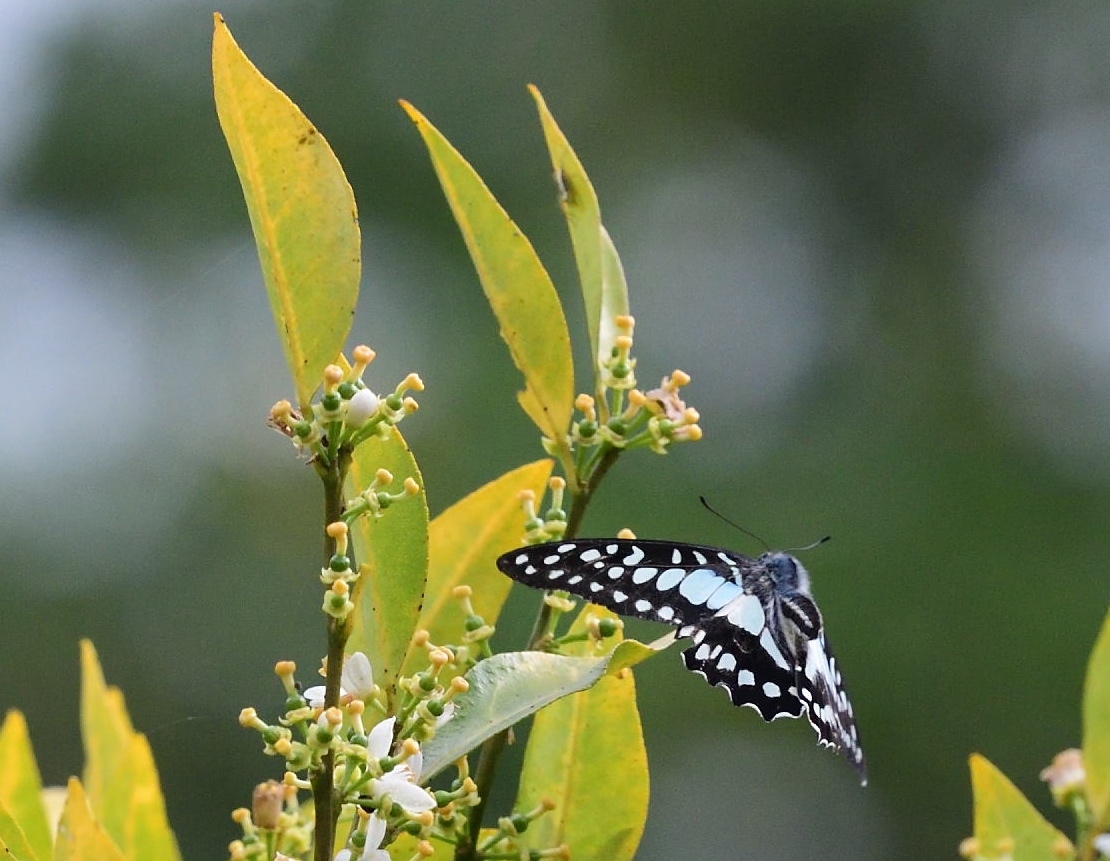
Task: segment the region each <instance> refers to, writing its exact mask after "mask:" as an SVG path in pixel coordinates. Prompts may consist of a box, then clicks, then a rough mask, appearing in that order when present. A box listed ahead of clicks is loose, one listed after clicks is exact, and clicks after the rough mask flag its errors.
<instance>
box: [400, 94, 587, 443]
mask: <svg viewBox="0 0 1110 861" xmlns="http://www.w3.org/2000/svg"><path fill="white" fill-rule="evenodd" d="M401 107H403V108H404V109H405V111H406V112H407V113H408V115H409V118H410V119H411V120H412V121H413V122H414V123H415V124H416V128H417V130H418V131H419V132H420V135H421V137H423V138H424V143H425V144H426V145H427V147H428V153H429V154H430V155H431V158H432V164H433V165H434V166H435V170H436V175H437V176H438V177H439V182H440V185H441V186H442V187H443V193H444V194H445V195H446V197H447V202H448V204H450V206H451V211H452V212H453V213H454V215H455V221H456V222H458V225H459V229H460V230H461V231H462V235H463V240H464V241H465V242H466V247H467V250H468V251H469V252H470V258H471V260H472V261H473V262H474V268H475V269H476V270H477V272H478V279H479V280H480V281H481V282H482V289H483V290H484V291H485V293H486V298H487V299H488V300H489V303H490V307H491V308H492V309H493V312H494V314H495V315H496V316H497V322H498V323H499V324H500V327H501V337H502V339H503V340H504V341H505V343H506V344H507V345H508V347H509V353H510V354H511V355H512V357H513V362H514V363H515V364H516V366H517V368H518V369H519V370H520V372H521V373H522V374H523V375H524V382H525V389H524V391H523V392H521V393H520V394H519V396H518V398H519V400H520V404H521V406H522V407H523V408H524V411H525V412H526V413H527V414H528V417H529V418H530V419H532V421H533V422H534V423H535V425H536V427H538V428H539V429H540V432H541V433H543V435H544V436H546V437H547V438H548V439H551V440H554V441H555V442H556V444H557V445H559V446H560V447H561V448H565V445H566V443H565V439H564V437H565V434H566V432H567V428H568V426H569V424H570V417H571V412H572V407H573V401H574V369H573V366H572V364H571V356H570V335H569V334H568V332H567V322H566V318H565V317H564V316H563V308H562V305H560V304H559V297H558V295H557V294H556V292H555V285H554V284H552V283H551V277H550V276H549V275H548V274H547V270H546V269H544V267H543V264H542V263H540V259H539V257H537V256H536V251H535V249H534V248H533V247H532V243H531V242H529V241H528V238H527V237H526V236H525V235H524V234H523V233H522V232H521V230H520V228H519V227H517V226H516V224H514V223H513V221H512V219H511V218H509V215H508V213H507V212H505V210H504V209H502V207H501V204H499V203H498V202H497V200H496V198H494V196H493V194H492V193H491V192H490V190H489V189H488V188H487V187H486V185H485V183H483V182H482V179H481V177H479V176H478V174H477V173H476V172H475V170H474V168H472V167H471V166H470V165H469V164H468V163H467V161H466V159H464V158H463V157H462V156H461V155H460V154H459V151H458V150H456V149H455V148H454V147H453V146H451V144H450V143H449V142H448V140H447V138H445V137H444V136H443V135H442V134H440V132H439V130H438V129H436V128H435V126H433V125H432V124H431V123H430V122H428V120H427V119H426V118H425V117H424V115H423V114H421V113H420V112H419V111H418V110H416V108H414V107H413V106H412V105H410V104H408V103H407V102H401Z"/></svg>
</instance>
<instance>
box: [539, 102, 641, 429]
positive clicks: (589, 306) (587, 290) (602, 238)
mask: <svg viewBox="0 0 1110 861" xmlns="http://www.w3.org/2000/svg"><path fill="white" fill-rule="evenodd" d="M528 91H529V92H530V93H531V94H532V98H534V99H535V100H536V107H537V109H538V110H539V113H540V123H541V124H542V125H543V136H544V140H545V141H546V142H547V149H548V152H549V153H550V154H551V166H552V168H554V170H555V176H556V180H557V187H558V190H559V206H560V207H561V208H562V210H563V215H564V216H565V217H566V220H567V227H568V228H569V229H570V241H571V244H572V245H573V246H574V260H575V263H576V264H577V266H578V280H579V283H580V284H581V287H582V298H583V300H584V302H585V305H586V325H587V327H588V329H589V333H590V355H591V356H592V357H593V363H594V373H595V375H596V374H597V370H598V366H599V363H600V362H602V361H604V360H605V359H608V358H609V357H610V355H611V354H612V350H613V339H614V338H616V336H617V335H618V334H620V333H619V331H618V330H617V328H616V324H615V323H614V319H615V318H616V317H617V315H623V314H628V312H629V310H628V285H627V283H626V282H625V278H624V268H623V267H622V266H621V261H620V257H619V256H618V255H617V249H616V248H615V247H614V245H613V240H612V239H610V238H609V233H608V232H607V231H606V230H605V228H604V227H603V226H602V223H601V208H600V206H599V205H598V202H597V194H596V192H595V191H594V187H593V184H592V183H591V182H590V178H589V177H588V176H587V175H586V169H585V168H584V167H582V162H580V161H579V160H578V156H577V155H575V152H574V150H573V149H571V146H570V142H569V141H567V139H566V136H565V135H564V134H563V132H562V130H561V129H560V128H559V126H558V124H557V123H556V122H555V118H554V117H553V116H552V115H551V112H550V111H549V110H548V109H547V103H546V102H545V101H544V99H543V96H542V95H540V91H539V90H538V89H537V88H536V87H535V86H534V85H532V84H529V85H528ZM599 391H600V387H599ZM599 405H600V406H601V408H602V409H604V406H605V402H604V399H601V400H600V401H599Z"/></svg>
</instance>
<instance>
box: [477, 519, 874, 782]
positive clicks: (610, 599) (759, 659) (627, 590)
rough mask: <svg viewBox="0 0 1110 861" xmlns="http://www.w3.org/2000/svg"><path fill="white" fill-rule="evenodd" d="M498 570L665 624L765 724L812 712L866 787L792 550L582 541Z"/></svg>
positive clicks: (822, 738) (850, 719) (697, 668)
mask: <svg viewBox="0 0 1110 861" xmlns="http://www.w3.org/2000/svg"><path fill="white" fill-rule="evenodd" d="M497 566H498V568H500V569H501V571H502V572H504V573H505V574H507V575H508V576H509V577H511V578H513V579H514V580H517V581H519V582H521V583H524V584H526V585H528V586H534V587H537V588H540V589H560V590H563V591H566V592H570V593H572V594H574V595H578V596H581V597H583V598H585V599H587V600H589V601H591V602H593V603H595V604H600V605H602V606H604V607H608V608H609V609H611V610H613V611H614V612H617V613H620V614H622V615H625V616H635V617H638V618H641V619H650V620H653V621H658V622H667V623H669V624H671V625H675V626H676V627H677V628H678V632H677V636H678V637H680V638H687V637H688V638H690V639H691V640H692V641H693V644H692V645H691V646H690V647H689V648H687V649H686V650H685V651H684V652H683V653H682V660H683V662H684V663H685V665H686V667H687V668H688V669H689V670H691V671H693V672H695V673H697V674H698V675H700V676H701V677H702V678H704V679H705V680H706V681H707V682H709V684H711V685H715V686H717V687H722V688H724V689H725V690H726V691H727V692H728V695H729V698H730V699H731V700H732V702H733V703H735V704H736V705H738V706H750V707H751V708H753V709H755V710H756V711H758V712H759V713H760V715H761V716H762V717H763V719H764V720H767V721H771V720H774V719H775V718H778V717H800V716H801V715H802V714H803V713H805V715H806V717H807V718H808V719H809V722H810V724H812V726H813V728H814V730H816V732H817V736H818V740H819V742H820V743H821V744H823V745H827V746H829V747H832V748H834V749H835V750H837V751H840V752H842V753H843V754H844V756H845V757H846V758H847V759H848V761H849V762H850V763H851V764H852V767H853V768H855V769H856V772H857V773H858V774H859V776H860V778H861V780H863V781H864V782H866V777H865V766H864V760H863V750H862V749H861V747H860V744H859V735H858V732H857V730H856V724H855V717H854V715H853V713H852V705H851V703H850V702H849V700H848V696H847V694H846V693H845V691H844V684H843V680H842V679H841V676H840V670H839V668H838V666H837V662H836V659H835V658H834V657H833V655H832V652H831V650H830V649H829V647H828V643H827V641H826V638H825V633H824V629H823V626H822V621H821V614H820V612H819V611H818V609H817V606H816V605H815V604H814V603H813V598H812V596H811V595H810V594H809V586H808V583H809V580H808V575H807V574H806V572H805V569H804V568H803V567H802V565H801V563H800V562H798V561H797V560H796V559H795V558H794V557H793V556H790V555H788V554H785V553H766V554H764V555H763V556H761V557H759V559H751V558H749V557H747V556H744V555H742V554H740V553H733V552H731V551H728V550H722V549H719V548H716V547H707V546H703V545H699V544H683V543H678V542H670V541H640V540H638V539H583V540H566V541H556V542H551V543H548V544H537V545H534V546H531V547H522V548H520V549H519V550H514V551H512V552H510V553H506V554H505V555H504V556H502V557H501V558H500V559H498V560H497Z"/></svg>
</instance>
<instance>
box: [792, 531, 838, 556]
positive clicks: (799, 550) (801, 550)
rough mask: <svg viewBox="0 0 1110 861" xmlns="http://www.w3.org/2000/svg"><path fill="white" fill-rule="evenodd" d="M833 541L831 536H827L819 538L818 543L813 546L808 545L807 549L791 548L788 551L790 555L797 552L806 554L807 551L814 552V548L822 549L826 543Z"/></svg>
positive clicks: (812, 544) (815, 542)
mask: <svg viewBox="0 0 1110 861" xmlns="http://www.w3.org/2000/svg"><path fill="white" fill-rule="evenodd" d="M831 540H832V536H831V535H826V536H825V537H824V538H818V539H817V540H816V541H814V542H813V543H811V544H807V545H806V546H805V547H791V548H790V550H788V551H787V552H788V553H795V552H797V553H804V552H805V551H806V550H812V549H813V548H814V547H820V546H821V545H822V544H824V543H825V542H826V541H831Z"/></svg>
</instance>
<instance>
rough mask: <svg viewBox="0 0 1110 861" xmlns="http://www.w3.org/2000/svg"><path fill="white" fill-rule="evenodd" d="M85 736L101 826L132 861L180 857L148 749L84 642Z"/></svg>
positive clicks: (88, 779) (91, 794)
mask: <svg viewBox="0 0 1110 861" xmlns="http://www.w3.org/2000/svg"><path fill="white" fill-rule="evenodd" d="M81 735H82V737H83V739H84V742H85V783H86V784H87V785H88V787H89V790H88V803H89V804H90V805H91V809H92V811H93V814H94V815H95V817H96V819H97V820H98V821H99V825H98V827H101V826H102V827H103V829H104V831H105V832H106V833H107V834H109V835H111V838H112V840H113V842H114V843H115V845H116V846H117V847H118V848H119V850H120V851H121V852H122V853H123V854H124V855H125V856H126V857H127V858H129V859H133V861H145V859H148V858H152V859H154V858H156V859H158V861H175V859H178V858H180V853H179V851H178V848H177V841H176V840H175V838H174V836H173V832H172V830H171V829H170V825H169V820H168V819H167V817H166V806H165V801H164V800H163V798H162V790H161V788H160V786H159V782H158V772H157V770H156V769H155V766H154V758H153V756H151V753H150V746H149V745H148V744H147V741H146V738H145V737H144V736H143V735H141V734H140V733H137V732H135V731H134V729H133V728H132V726H131V720H130V718H129V717H128V716H127V708H126V706H125V705H124V702H123V695H122V694H121V693H120V691H119V689H118V688H114V687H109V686H108V685H107V684H106V683H105V681H104V674H103V672H102V671H101V669H100V662H99V661H98V660H97V656H96V650H95V649H94V648H93V646H92V643H90V642H89V641H88V640H83V641H82V642H81ZM73 785H74V784H73V782H71V784H70V789H71V792H72V788H73ZM78 787H79V788H80V785H79V784H78ZM80 789H81V796H82V798H84V797H85V792H84V789H83V788H80ZM69 803H70V802H69V801H67V809H68V805H69ZM63 817H64V814H63ZM74 857H84V856H83V855H82V856H74Z"/></svg>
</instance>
